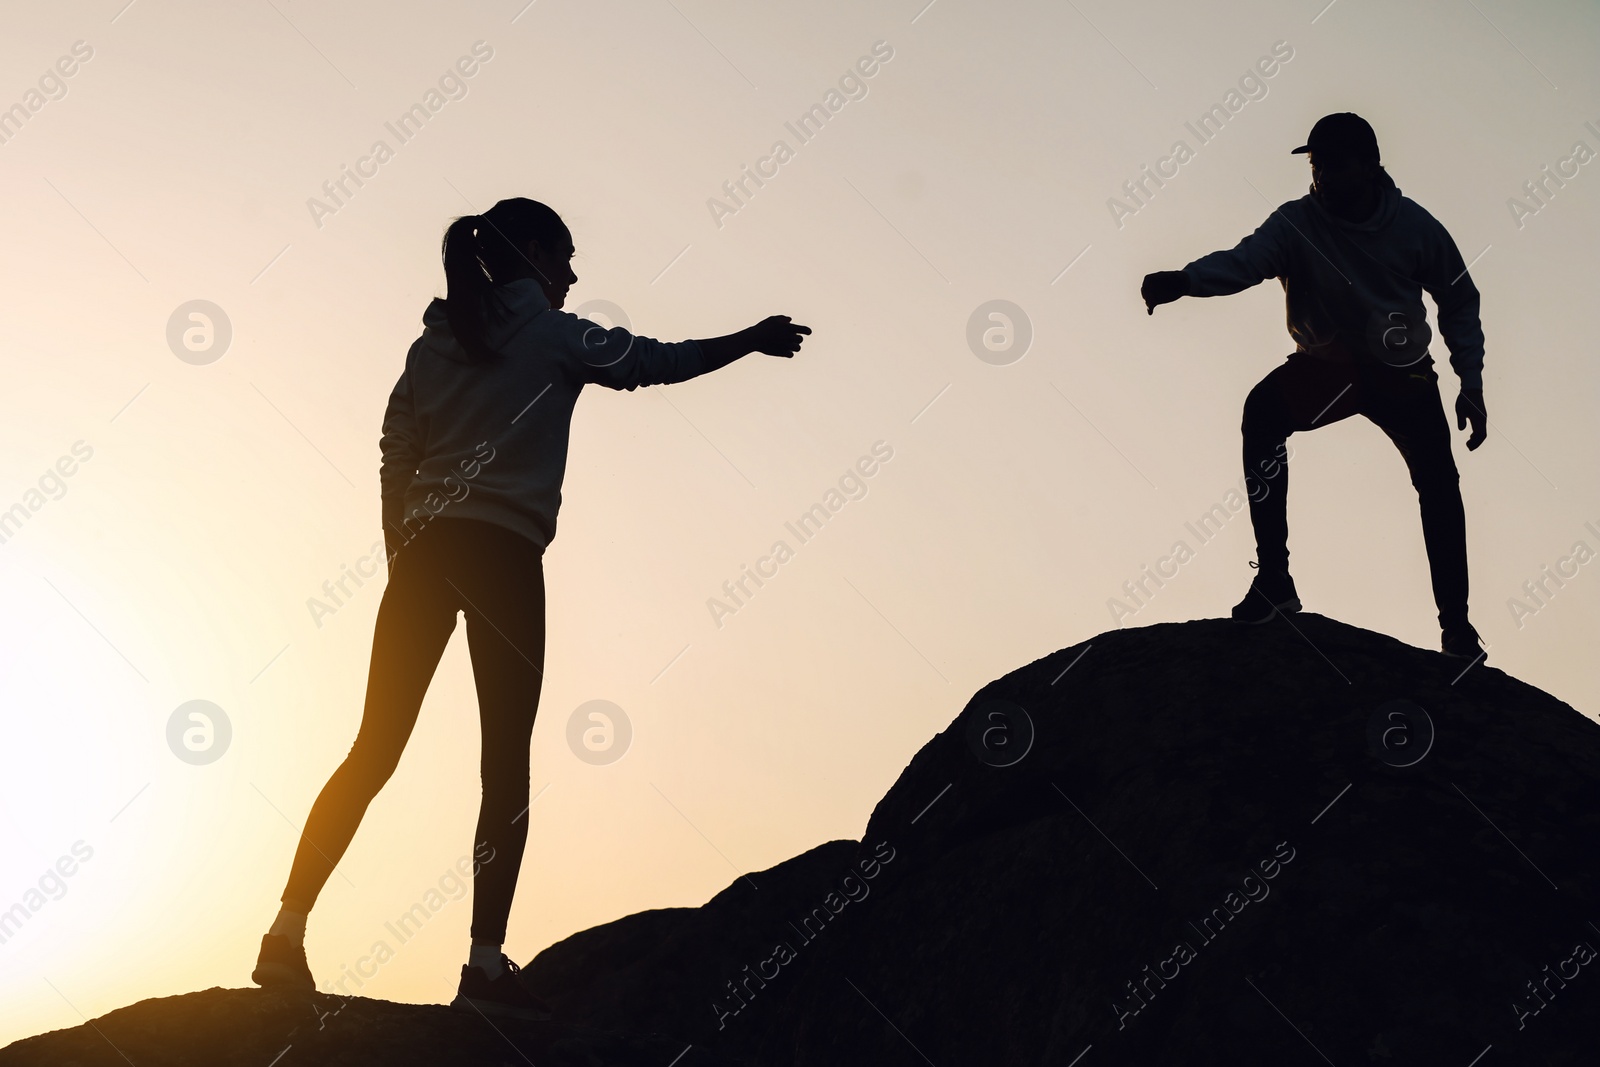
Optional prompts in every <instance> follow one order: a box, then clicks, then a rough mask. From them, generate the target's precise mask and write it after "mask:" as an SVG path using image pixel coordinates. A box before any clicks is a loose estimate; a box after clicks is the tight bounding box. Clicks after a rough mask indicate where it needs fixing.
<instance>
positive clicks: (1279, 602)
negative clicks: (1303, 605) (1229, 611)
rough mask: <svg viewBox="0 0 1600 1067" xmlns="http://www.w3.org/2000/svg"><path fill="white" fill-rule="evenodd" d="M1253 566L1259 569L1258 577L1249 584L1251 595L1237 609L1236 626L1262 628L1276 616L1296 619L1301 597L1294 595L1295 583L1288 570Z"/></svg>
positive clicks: (1252, 564) (1235, 614) (1280, 567)
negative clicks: (1237, 624) (1263, 624)
mask: <svg viewBox="0 0 1600 1067" xmlns="http://www.w3.org/2000/svg"><path fill="white" fill-rule="evenodd" d="M1250 566H1252V567H1255V568H1256V576H1255V578H1254V579H1253V580H1252V581H1251V582H1250V591H1249V592H1248V593H1246V594H1245V595H1244V599H1243V600H1241V601H1239V603H1238V604H1236V605H1235V606H1234V609H1233V621H1234V622H1239V623H1244V624H1246V625H1248V626H1260V625H1261V624H1262V623H1265V622H1271V621H1272V619H1273V616H1275V615H1278V614H1280V613H1282V614H1284V615H1293V614H1294V613H1295V612H1297V611H1299V610H1300V596H1299V594H1297V593H1296V592H1295V591H1294V579H1293V578H1291V577H1289V568H1288V567H1287V566H1283V565H1270V564H1269V565H1262V564H1258V563H1251V564H1250Z"/></svg>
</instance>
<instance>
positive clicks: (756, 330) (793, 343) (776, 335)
mask: <svg viewBox="0 0 1600 1067" xmlns="http://www.w3.org/2000/svg"><path fill="white" fill-rule="evenodd" d="M810 332H811V327H809V326H800V325H798V324H796V323H794V322H792V321H791V320H790V318H789V316H787V315H773V316H772V317H770V318H766V319H762V320H761V321H760V322H758V323H756V324H755V325H754V326H752V327H750V330H749V334H748V341H749V344H750V350H751V351H752V352H760V353H762V354H763V355H768V356H783V357H784V358H786V359H787V358H789V357H791V356H793V355H794V354H795V353H796V352H798V351H800V344H801V342H802V341H803V340H804V339H805V338H804V336H803V335H805V334H809V333H810Z"/></svg>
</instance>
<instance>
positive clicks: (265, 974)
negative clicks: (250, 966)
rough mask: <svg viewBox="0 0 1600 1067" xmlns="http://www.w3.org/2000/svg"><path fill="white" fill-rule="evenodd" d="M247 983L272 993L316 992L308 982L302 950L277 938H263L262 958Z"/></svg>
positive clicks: (303, 951)
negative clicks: (272, 990) (288, 990)
mask: <svg viewBox="0 0 1600 1067" xmlns="http://www.w3.org/2000/svg"><path fill="white" fill-rule="evenodd" d="M250 980H251V981H252V982H254V983H255V984H256V985H259V986H266V987H269V988H273V989H303V990H305V991H306V992H311V991H312V990H314V989H316V988H317V983H316V982H314V981H312V979H311V968H310V967H307V966H306V948H305V946H304V945H297V944H295V943H294V942H293V941H290V940H289V939H288V938H287V937H279V936H278V935H276V934H264V935H263V936H262V938H261V955H260V956H259V957H257V959H256V969H255V970H253V971H251V972H250Z"/></svg>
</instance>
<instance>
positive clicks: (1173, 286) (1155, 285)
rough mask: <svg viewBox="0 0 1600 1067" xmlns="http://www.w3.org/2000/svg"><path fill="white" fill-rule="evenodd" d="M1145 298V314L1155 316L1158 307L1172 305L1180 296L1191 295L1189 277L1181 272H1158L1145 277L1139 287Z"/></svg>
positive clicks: (1141, 294)
mask: <svg viewBox="0 0 1600 1067" xmlns="http://www.w3.org/2000/svg"><path fill="white" fill-rule="evenodd" d="M1139 295H1140V296H1142V297H1144V306H1145V314H1147V315H1154V314H1155V313H1156V308H1157V306H1159V305H1161V304H1170V303H1172V302H1173V301H1174V300H1176V299H1178V297H1180V296H1188V295H1189V276H1188V275H1187V274H1185V273H1183V271H1181V270H1158V271H1156V272H1155V273H1154V274H1146V275H1145V276H1144V284H1143V285H1141V286H1140V287H1139Z"/></svg>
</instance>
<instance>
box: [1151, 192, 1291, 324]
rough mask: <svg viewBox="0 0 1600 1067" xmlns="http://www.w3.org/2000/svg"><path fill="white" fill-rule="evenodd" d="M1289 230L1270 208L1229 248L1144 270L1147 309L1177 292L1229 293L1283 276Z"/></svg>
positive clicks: (1227, 294)
mask: <svg viewBox="0 0 1600 1067" xmlns="http://www.w3.org/2000/svg"><path fill="white" fill-rule="evenodd" d="M1288 236H1292V231H1291V230H1290V229H1289V228H1288V225H1287V223H1285V222H1284V221H1283V214H1282V212H1278V211H1274V212H1273V213H1272V214H1271V215H1268V216H1267V221H1265V222H1263V223H1262V224H1261V225H1260V226H1258V227H1256V231H1255V233H1252V234H1251V235H1250V236H1248V237H1246V238H1245V239H1244V240H1242V241H1240V242H1239V243H1238V244H1237V245H1235V246H1234V247H1232V248H1229V249H1224V250H1222V251H1220V252H1212V253H1211V254H1210V255H1207V256H1201V257H1200V258H1199V259H1197V260H1195V261H1194V262H1193V263H1190V264H1189V265H1188V266H1186V267H1184V268H1183V269H1182V270H1163V271H1157V272H1155V273H1154V274H1147V275H1145V278H1144V284H1143V285H1142V286H1141V287H1140V290H1139V292H1140V295H1142V296H1143V297H1144V303H1145V308H1146V311H1147V313H1149V314H1151V315H1153V314H1155V309H1156V308H1157V306H1159V305H1161V304H1168V303H1171V302H1172V301H1174V300H1176V299H1178V298H1179V297H1180V296H1230V295H1232V294H1234V293H1238V292H1242V291H1244V290H1245V289H1248V288H1250V287H1251V286H1252V285H1259V284H1260V283H1261V282H1263V281H1265V280H1266V279H1268V278H1279V277H1282V276H1283V271H1284V265H1285V257H1284V252H1285V244H1286V238H1287V237H1288Z"/></svg>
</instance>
